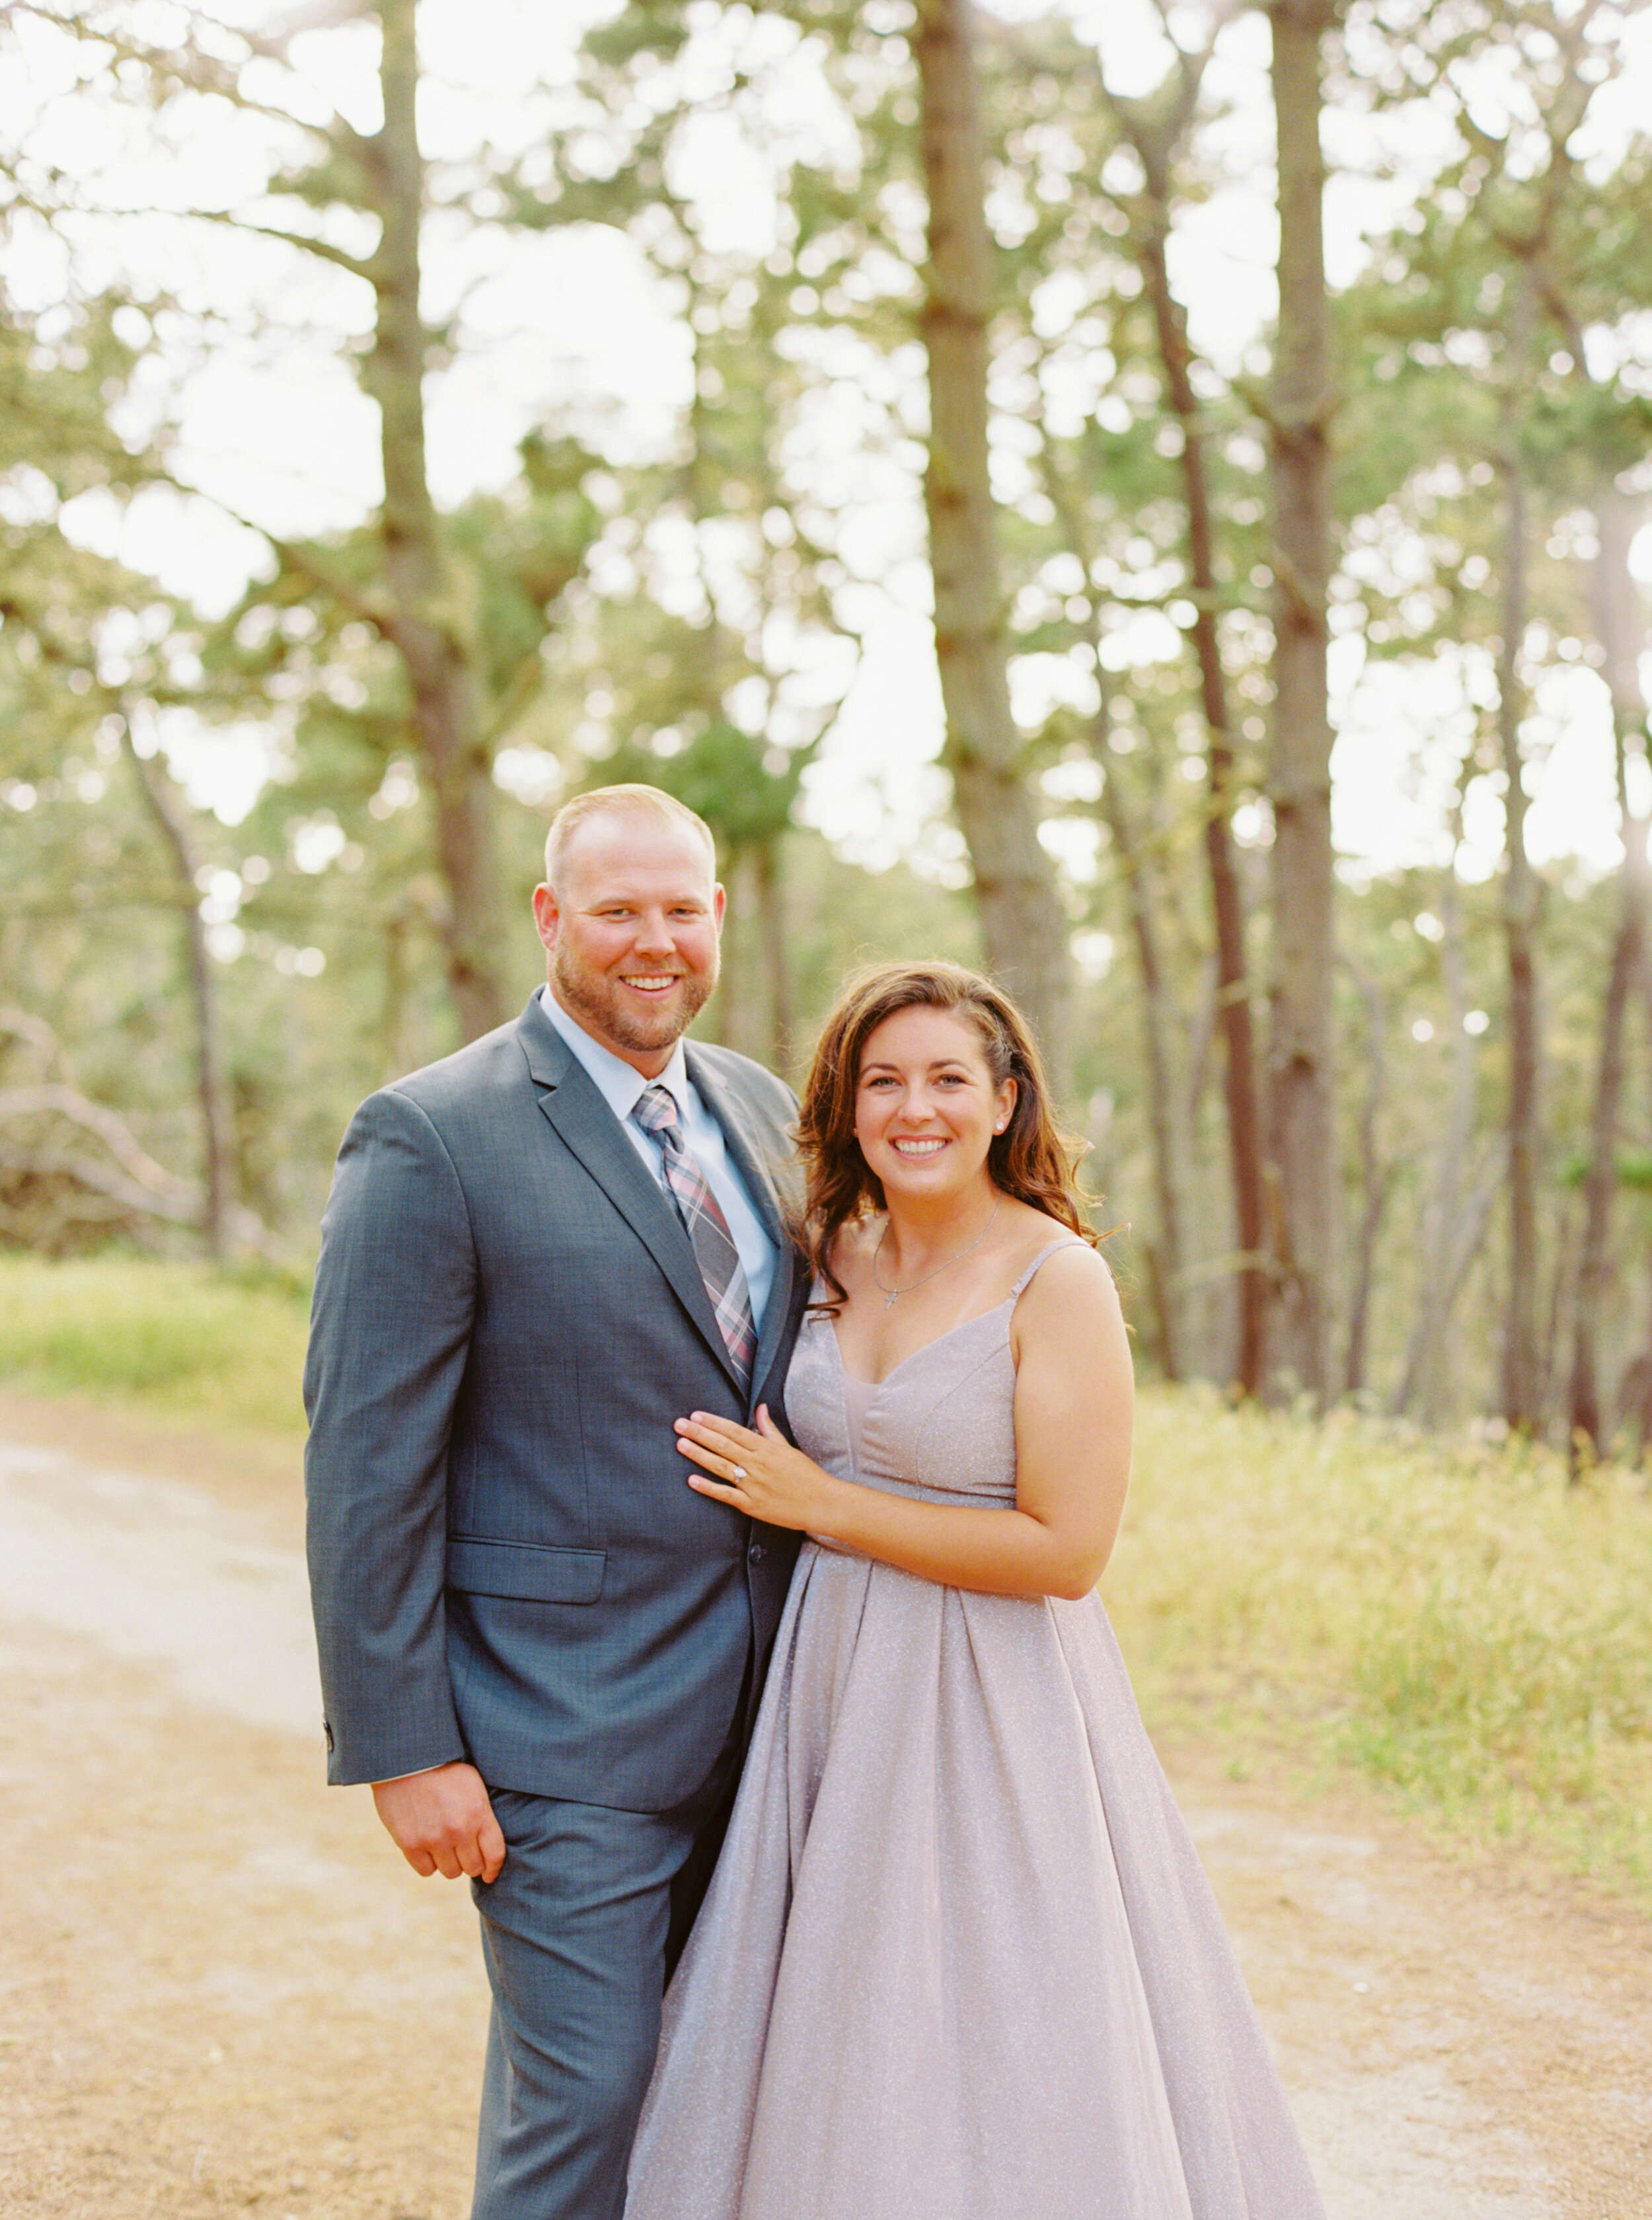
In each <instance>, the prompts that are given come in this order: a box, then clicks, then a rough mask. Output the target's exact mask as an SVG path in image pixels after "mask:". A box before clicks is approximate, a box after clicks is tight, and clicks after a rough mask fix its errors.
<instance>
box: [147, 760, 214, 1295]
mask: <svg viewBox="0 0 1652 2220" xmlns="http://www.w3.org/2000/svg"><path fill="white" fill-rule="evenodd" d="M121 738H122V742H123V743H124V745H125V748H126V752H127V757H128V761H129V762H130V763H131V765H132V768H133V770H134V774H135V775H136V777H137V781H138V787H139V790H140V793H141V794H142V795H143V798H144V801H145V804H146V807H147V808H148V811H149V814H150V815H151V816H152V817H153V819H154V820H155V825H156V827H157V829H158V830H159V833H160V836H161V839H162V840H163V841H164V842H165V847H166V853H167V857H168V859H169V861H170V862H171V866H172V870H173V874H174V876H175V877H176V878H177V880H178V914H179V917H180V918H181V919H182V920H183V926H184V956H185V960H186V962H187V963H188V967H189V975H190V996H191V998H192V1000H193V1001H194V1003H195V1094H196V1102H197V1104H198V1105H199V1107H200V1112H201V1169H202V1179H201V1245H202V1247H203V1249H204V1250H206V1252H207V1254H208V1256H209V1257H211V1258H212V1260H213V1262H214V1263H219V1264H221V1263H223V1262H224V1259H225V1258H226V1257H227V1256H228V1253H229V1193H228V1188H229V1167H230V1161H231V1144H230V1137H229V1120H228V1114H227V1112H226V1109H225V1104H224V1085H223V1054H222V1050H221V1045H220V1028H219V1019H218V982H217V981H216V979H215V977H214V976H213V970H212V958H211V957H210V956H209V953H208V952H207V937H206V928H205V926H203V924H202V922H201V889H200V888H199V887H198V886H197V885H196V876H195V872H196V863H195V857H194V854H193V852H192V851H191V849H190V836H189V833H188V832H187V831H186V830H185V828H184V820H183V817H182V816H181V814H179V811H178V806H177V804H176V802H175V801H173V799H172V796H171V794H170V793H169V792H168V790H167V780H166V770H165V765H164V764H160V763H158V762H155V761H153V760H152V759H150V758H146V757H143V756H140V754H139V753H138V751H137V748H136V746H135V745H134V741H133V738H132V727H131V726H130V725H129V724H128V721H127V720H126V719H125V718H124V717H123V718H122V720H121Z"/></svg>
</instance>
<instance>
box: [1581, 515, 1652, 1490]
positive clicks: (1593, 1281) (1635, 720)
mask: <svg viewBox="0 0 1652 2220" xmlns="http://www.w3.org/2000/svg"><path fill="white" fill-rule="evenodd" d="M1642 507H1643V505H1642V504H1641V503H1639V502H1635V501H1632V500H1630V498H1629V497H1627V496H1624V495H1622V494H1619V493H1618V491H1617V490H1616V489H1615V488H1612V487H1608V488H1607V489H1606V490H1605V492H1604V493H1603V494H1602V495H1601V496H1599V498H1598V499H1597V501H1596V502H1595V521H1596V528H1597V531H1598V533H1599V555H1598V556H1597V558H1596V561H1595V622H1596V630H1597V634H1598V637H1599V641H1600V645H1601V647H1602V649H1603V651H1604V656H1605V660H1604V664H1603V672H1602V675H1603V676H1604V677H1605V681H1606V683H1607V686H1608V688H1609V689H1610V691H1611V708H1612V725H1613V729H1614V733H1615V736H1616V740H1617V754H1618V821H1619V826H1620V830H1621V832H1622V836H1623V842H1624V861H1623V866H1622V870H1621V873H1620V878H1619V886H1620V908H1619V914H1618V931H1617V933H1616V935H1615V937H1614V939H1613V941H1612V951H1611V970H1610V971H1609V973H1608V975H1607V979H1606V993H1605V1002H1604V1005H1603V1007H1602V1011H1601V1019H1600V1055H1599V1063H1598V1064H1597V1067H1596V1076H1595V1092H1594V1112H1593V1118H1592V1119H1591V1121H1590V1137H1589V1166H1588V1171H1587V1176H1586V1178H1585V1181H1584V1187H1583V1238H1582V1244H1581V1247H1580V1251H1579V1256H1578V1271H1577V1288H1576V1295H1575V1300H1574V1313H1573V1322H1572V1377H1571V1384H1570V1392H1569V1394H1568V1408H1567V1419H1568V1424H1567V1442H1568V1456H1569V1462H1570V1469H1571V1470H1572V1472H1573V1474H1574V1476H1575V1475H1576V1473H1577V1471H1578V1469H1579V1466H1580V1461H1581V1459H1582V1457H1583V1456H1586V1455H1587V1456H1599V1453H1600V1450H1601V1448H1602V1446H1603V1443H1604V1438H1605V1431H1606V1430H1605V1427H1604V1426H1603V1424H1602V1419H1601V1399H1600V1383H1599V1331H1600V1317H1601V1312H1602V1309H1603V1306H1604V1305H1605V1297H1606V1291H1607V1288H1608V1287H1609V1285H1610V1283H1611V1214H1612V1204H1613V1200H1614V1199H1615V1196H1616V1193H1617V1185H1618V1119H1619V1113H1620V1109H1621V1106H1622V1101H1623V1092H1624V1032H1625V1026H1626V1020H1627V1017H1628V1012H1629V999H1630V988H1631V987H1632V986H1633V984H1634V982H1635V979H1636V974H1637V973H1639V974H1641V975H1642V976H1644V971H1645V946H1646V931H1647V921H1648V920H1647V878H1648V860H1647V835H1648V825H1647V820H1645V819H1644V818H1637V817H1636V816H1635V814H1633V812H1632V811H1631V809H1630V795H1629V757H1630V749H1631V747H1632V746H1633V745H1634V744H1635V743H1636V740H1638V741H1639V743H1640V745H1641V746H1642V747H1643V748H1644V746H1645V743H1646V702H1645V700H1644V697H1643V694H1642V691H1641V683H1640V670H1639V653H1640V648H1641V645H1642V640H1643V633H1644V627H1643V624H1642V622H1641V618H1640V611H1639V608H1638V596H1637V594H1636V583H1635V578H1634V575H1633V573H1632V572H1631V571H1630V566H1629V551H1630V542H1631V540H1632V539H1633V538H1634V535H1635V529H1636V525H1637V524H1638V522H1639V521H1640V515H1641V513H1642Z"/></svg>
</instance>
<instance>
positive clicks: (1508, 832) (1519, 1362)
mask: <svg viewBox="0 0 1652 2220" xmlns="http://www.w3.org/2000/svg"><path fill="white" fill-rule="evenodd" d="M1529 284H1530V280H1529V279H1528V278H1523V285H1524V286H1529ZM1504 420H1505V421H1504V437H1503V442H1502V446H1501V449H1500V452H1499V456H1498V468H1499V472H1500V474H1501V477H1502V479H1503V491H1504V501H1505V505H1506V506H1505V514H1506V552H1505V558H1504V579H1503V620H1502V638H1501V639H1500V640H1499V644H1498V651H1497V733H1498V741H1499V748H1500V751H1501V754H1502V758H1503V779H1504V787H1505V794H1504V803H1503V814H1504V826H1505V835H1504V871H1503V880H1502V901H1501V909H1502V923H1503V945H1504V953H1505V958H1506V963H1507V967H1508V1009H1509V1094H1508V1136H1509V1188H1508V1195H1509V1291H1508V1301H1507V1307H1506V1311H1505V1313H1504V1324H1503V1416H1504V1418H1505V1419H1506V1420H1507V1422H1508V1424H1509V1425H1511V1426H1512V1427H1516V1428H1518V1429H1519V1430H1521V1431H1525V1432H1530V1430H1531V1429H1532V1428H1533V1427H1534V1426H1535V1425H1537V1417H1538V1411H1537V1400H1538V1399H1537V1362H1538V1352H1537V1154H1538V1146H1539V1141H1538V1085H1539V1064H1540V1059H1541V1056H1542V1041H1541V1038H1540V1034H1539V1021H1538V1012H1537V875H1536V874H1535V872H1534V871H1533V870H1532V868H1531V862H1530V857H1528V855H1527V853H1526V809H1527V806H1528V805H1527V796H1526V790H1525V783H1524V776H1523V773H1524V769H1525V764H1524V758H1523V756H1522V754H1521V750H1520V722H1521V712H1522V710H1523V708H1524V695H1523V693H1522V690H1521V685H1520V649H1521V644H1522V641H1523V640H1524V636H1525V628H1526V529H1527V527H1526V490H1525V477H1524V465H1523V464H1522V460H1521V457H1520V453H1519V448H1518V421H1517V415H1516V395H1515V392H1514V390H1512V388H1511V390H1509V391H1508V392H1507V393H1506V397H1505V404H1504Z"/></svg>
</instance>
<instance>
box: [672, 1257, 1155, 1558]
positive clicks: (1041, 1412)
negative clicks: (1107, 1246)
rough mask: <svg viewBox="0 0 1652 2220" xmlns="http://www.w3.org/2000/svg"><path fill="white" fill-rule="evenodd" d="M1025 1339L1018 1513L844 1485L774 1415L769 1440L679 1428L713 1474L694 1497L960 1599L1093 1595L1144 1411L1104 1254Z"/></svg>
mask: <svg viewBox="0 0 1652 2220" xmlns="http://www.w3.org/2000/svg"><path fill="white" fill-rule="evenodd" d="M1012 1339H1013V1347H1014V1349H1015V1351H1016V1356H1017V1370H1016V1382H1015V1508H1014V1509H1013V1511H1009V1510H992V1509H987V1508H985V1507H983V1508H982V1509H980V1510H970V1509H965V1508H963V1507H958V1508H954V1507H953V1506H951V1505H949V1504H938V1503H918V1502H914V1501H913V1500H911V1499H910V1498H908V1497H906V1496H900V1495H888V1494H883V1493H882V1491H881V1490H880V1489H877V1488H872V1487H860V1486H858V1485H857V1483H855V1482H854V1481H845V1480H838V1479H837V1478H835V1477H834V1476H833V1475H832V1474H831V1473H829V1472H825V1471H823V1470H822V1469H821V1468H820V1466H819V1465H818V1464H816V1463H814V1461H813V1460H812V1459H811V1458H809V1457H806V1456H804V1455H803V1453H802V1451H801V1450H796V1449H794V1448H793V1447H792V1446H791V1444H789V1442H787V1441H785V1440H783V1439H782V1437H781V1435H780V1432H779V1430H778V1429H777V1428H776V1425H774V1422H773V1421H772V1419H770V1417H769V1414H768V1412H767V1411H766V1410H764V1411H760V1412H759V1413H758V1431H756V1432H753V1431H751V1429H750V1428H749V1427H745V1426H737V1425H733V1424H732V1423H731V1422H730V1421H729V1420H727V1419H718V1418H713V1417H709V1416H708V1415H707V1414H706V1413H705V1412H699V1411H696V1412H695V1413H694V1415H693V1417H692V1418H689V1419H678V1420H677V1422H676V1431H677V1447H678V1449H679V1450H682V1451H683V1455H684V1456H689V1457H691V1458H693V1460H694V1461H695V1463H696V1464H698V1465H700V1466H701V1467H702V1471H701V1472H696V1473H694V1474H691V1475H689V1487H694V1488H697V1489H698V1490H699V1491H700V1493H701V1494H703V1495H711V1496H714V1497H715V1498H716V1499H717V1500H718V1501H719V1502H721V1503H728V1504H732V1506H734V1508H735V1509H736V1510H739V1511H744V1512H748V1513H749V1514H750V1515H751V1517H752V1518H761V1519H764V1520H766V1521H767V1523H768V1524H769V1525H771V1526H789V1527H795V1528H800V1529H806V1530H807V1531H808V1532H810V1533H812V1534H818V1535H820V1537H822V1539H825V1540H829V1541H832V1542H835V1543H838V1544H839V1545H840V1546H841V1547H843V1548H845V1549H850V1550H858V1551H860V1552H861V1554H862V1555H863V1556H869V1557H876V1558H878V1559H879V1560H880V1561H881V1562H882V1563H884V1564H888V1565H896V1566H898V1567H900V1568H901V1570H902V1571H903V1572H908V1573H916V1574H917V1575H920V1578H922V1579H924V1580H928V1581H939V1582H940V1583H941V1584H942V1585H943V1586H944V1587H957V1588H975V1589H978V1590H981V1591H982V1593H986V1594H988V1595H1012V1596H1040V1595H1057V1596H1069V1597H1079V1596H1084V1595H1088V1593H1089V1592H1090V1590H1091V1589H1092V1588H1093V1587H1094V1586H1095V1583H1096V1581H1098V1580H1099V1579H1100V1576H1101V1572H1102V1569H1103V1568H1104V1567H1105V1565H1106V1564H1107V1559H1108V1557H1109V1556H1110V1555H1111V1554H1112V1550H1113V1540H1114V1537H1115V1536H1116V1535H1117V1533H1118V1531H1119V1519H1120V1518H1121V1517H1122V1516H1123V1512H1124V1507H1125V1486H1126V1483H1127V1481H1128V1480H1129V1477H1130V1433H1131V1408H1132V1383H1131V1363H1130V1344H1129V1341H1128V1339H1127V1338H1126V1336H1125V1325H1124V1319H1123V1317H1122V1315H1121V1314H1120V1312H1119V1298H1118V1294H1117V1293H1116V1292H1115V1290H1114V1288H1113V1276H1112V1275H1111V1273H1110V1272H1109V1271H1108V1270H1107V1266H1106V1265H1105V1264H1104V1263H1102V1262H1101V1259H1100V1257H1098V1256H1097V1255H1096V1253H1095V1251H1094V1250H1092V1249H1081V1248H1078V1247H1074V1248H1072V1249H1070V1250H1063V1251H1062V1252H1061V1254H1059V1255H1058V1256H1055V1257H1050V1260H1049V1262H1048V1263H1046V1264H1044V1266H1043V1268H1042V1269H1040V1270H1039V1272H1038V1274H1037V1275H1036V1276H1035V1278H1034V1279H1033V1281H1032V1284H1031V1285H1030V1286H1029V1287H1028V1288H1027V1290H1026V1292H1025V1294H1024V1295H1023V1296H1022V1297H1021V1299H1020V1301H1019V1303H1018V1304H1017V1306H1016V1309H1015V1315H1014V1319H1013V1331H1012ZM737 1466H738V1467H739V1468H740V1469H742V1470H743V1471H744V1473H745V1479H744V1480H743V1481H737V1480H735V1479H734V1478H733V1477H732V1474H733V1469H734V1468H735V1467H737Z"/></svg>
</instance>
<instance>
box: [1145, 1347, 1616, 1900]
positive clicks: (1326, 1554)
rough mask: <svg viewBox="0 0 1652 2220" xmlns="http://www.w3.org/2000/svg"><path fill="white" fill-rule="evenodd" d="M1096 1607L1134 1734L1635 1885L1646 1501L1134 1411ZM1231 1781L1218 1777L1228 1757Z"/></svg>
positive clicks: (1379, 1439) (1403, 1445)
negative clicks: (1133, 1446)
mask: <svg viewBox="0 0 1652 2220" xmlns="http://www.w3.org/2000/svg"><path fill="white" fill-rule="evenodd" d="M1104 1593H1106V1595H1107V1604H1108V1608H1109V1610H1110V1611H1111V1612H1112V1613H1113V1618H1114V1619H1115V1621H1116V1622H1117V1624H1118V1626H1119V1635H1120V1638H1121V1640H1122V1641H1123V1643H1124V1644H1125V1653H1126V1655H1127V1656H1128V1657H1129V1659H1130V1662H1131V1670H1132V1672H1133V1673H1134V1674H1135V1675H1136V1677H1137V1681H1138V1687H1139V1688H1140V1691H1141V1693H1142V1697H1143V1702H1144V1709H1145V1710H1146V1711H1147V1712H1148V1713H1149V1715H1150V1718H1152V1719H1153V1721H1154V1723H1155V1724H1156V1725H1158V1726H1160V1727H1161V1728H1168V1729H1169V1730H1170V1731H1172V1732H1175V1731H1177V1730H1194V1729H1196V1730H1198V1731H1200V1732H1201V1733H1202V1734H1204V1735H1206V1736H1208V1735H1210V1734H1211V1733H1212V1732H1213V1731H1215V1732H1221V1731H1226V1732H1228V1733H1230V1734H1231V1735H1232V1736H1233V1737H1234V1741H1235V1749H1236V1753H1243V1752H1244V1749H1246V1748H1247V1746H1250V1745H1254V1743H1256V1740H1257V1739H1258V1738H1261V1739H1263V1740H1266V1741H1268V1742H1271V1743H1273V1744H1274V1745H1275V1747H1281V1746H1282V1747H1284V1748H1286V1749H1289V1750H1291V1751H1293V1752H1294V1754H1295V1755H1297V1756H1298V1757H1299V1758H1300V1759H1304V1760H1306V1761H1307V1762H1310V1763H1312V1764H1326V1763H1331V1764H1341V1765H1352V1766H1355V1767H1356V1768H1358V1769H1360V1770H1361V1771H1362V1772H1364V1773H1366V1774H1369V1775H1374V1776H1375V1778H1376V1779H1377V1780H1380V1781H1382V1782H1384V1783H1386V1784H1387V1785H1388V1786H1389V1787H1391V1788H1393V1789H1394V1790H1395V1791H1397V1792H1399V1793H1400V1795H1401V1796H1402V1797H1403V1798H1404V1799H1405V1800H1406V1802H1407V1803H1409V1804H1411V1805H1415V1806H1418V1807H1424V1808H1428V1809H1431V1810H1433V1811H1434V1812H1437V1813H1439V1814H1440V1815H1442V1816H1443V1818H1446V1819H1447V1820H1449V1821H1450V1822H1451V1823H1452V1824H1459V1825H1462V1826H1465V1827H1467V1828H1468V1829H1470V1830H1472V1831H1473V1832H1474V1833H1475V1834H1477V1835H1479V1836H1487V1835H1488V1834H1489V1835H1506V1836H1524V1837H1526V1838H1528V1839H1533V1840H1537V1841H1539V1842H1541V1843H1543V1845H1544V1846H1545V1847H1546V1848H1548V1849H1550V1850H1552V1851H1557V1852H1559V1853H1560V1854H1562V1855H1563V1856H1564V1857H1566V1859H1567V1860H1568V1862H1573V1863H1575V1864H1577V1865H1579V1866H1581V1867H1583V1868H1587V1869H1589V1870H1593V1871H1595V1872H1597V1873H1599V1874H1602V1875H1603V1877H1607V1878H1611V1879H1613V1880H1618V1881H1628V1882H1630V1884H1631V1885H1632V1886H1636V1887H1638V1888H1647V1887H1652V1498H1649V1495H1648V1493H1647V1488H1646V1483H1645V1480H1644V1477H1643V1475H1640V1474H1638V1473H1627V1472H1624V1471H1623V1470H1621V1469H1616V1468H1612V1467H1602V1468H1600V1469H1599V1470H1597V1471H1596V1472H1595V1473H1593V1475H1591V1476H1590V1477H1589V1478H1588V1479H1587V1481H1584V1483H1583V1484H1582V1485H1580V1486H1579V1487H1570V1488H1568V1487H1567V1485H1566V1478H1565V1471H1564V1468H1563V1466H1562V1462H1561V1461H1560V1459H1559V1458H1557V1457H1555V1456H1552V1455H1550V1454H1549V1452H1547V1451H1544V1450H1534V1449H1532V1448H1531V1447H1530V1445H1525V1444H1514V1445H1512V1446H1502V1447H1495V1448H1494V1447H1493V1446H1491V1445H1490V1444H1483V1443H1479V1442H1473V1441H1465V1442H1460V1443H1446V1442H1440V1441H1420V1440H1418V1439H1415V1438H1406V1437H1402V1436H1399V1435H1397V1434H1396V1433H1395V1432H1394V1431H1393V1430H1391V1429H1387V1428H1384V1427H1383V1426H1381V1425H1378V1424H1375V1423H1374V1422H1372V1421H1368V1420H1363V1419H1356V1418H1354V1417H1352V1416H1338V1417H1337V1418H1334V1419H1331V1420H1330V1421H1329V1422H1328V1423H1326V1424H1325V1425H1311V1424H1308V1423H1307V1422H1306V1421H1304V1420H1303V1419H1298V1418H1292V1417H1286V1416H1279V1415H1270V1414H1265V1413H1262V1412H1254V1411H1244V1410H1234V1409H1231V1408H1229V1407H1227V1406H1225V1404H1224V1403H1222V1402H1221V1401H1220V1400H1219V1399H1218V1398H1217V1397H1215V1396H1213V1395H1202V1394H1197V1393H1190V1392H1188V1391H1186V1390H1181V1391H1167V1390H1163V1389H1160V1390H1150V1391H1149V1392H1148V1393H1147V1394H1144V1397H1143V1399H1142V1410H1141V1419H1140V1425H1139V1431H1138V1452H1137V1462H1136V1480H1135V1482H1134V1485H1133V1489H1132V1497H1131V1507H1130V1512H1129V1514H1128V1518H1127V1521H1126V1526H1125V1536H1124V1538H1123V1539H1122V1541H1121V1543H1120V1545H1119V1553H1118V1556H1117V1557H1116V1559H1115V1562H1114V1566H1113V1569H1112V1570H1111V1571H1110V1572H1109V1574H1108V1577H1107V1581H1106V1583H1105V1587H1104ZM1240 1762H1243V1758H1242V1756H1241V1760H1240Z"/></svg>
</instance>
